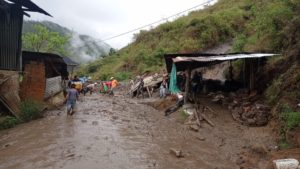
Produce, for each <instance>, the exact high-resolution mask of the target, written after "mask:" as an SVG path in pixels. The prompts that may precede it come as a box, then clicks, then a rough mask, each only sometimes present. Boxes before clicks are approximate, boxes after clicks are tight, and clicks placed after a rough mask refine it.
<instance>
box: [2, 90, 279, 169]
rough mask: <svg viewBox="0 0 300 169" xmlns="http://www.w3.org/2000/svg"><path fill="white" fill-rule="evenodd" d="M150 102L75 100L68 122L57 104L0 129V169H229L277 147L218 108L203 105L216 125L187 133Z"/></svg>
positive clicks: (263, 131)
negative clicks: (253, 150)
mask: <svg viewBox="0 0 300 169" xmlns="http://www.w3.org/2000/svg"><path fill="white" fill-rule="evenodd" d="M150 101H151V100H149V99H129V98H126V97H124V96H121V95H118V96H114V97H108V96H103V95H100V94H93V95H91V96H90V95H88V96H85V97H82V98H81V101H79V102H78V111H77V112H76V113H75V114H74V115H73V116H72V117H70V116H67V115H66V111H65V108H64V107H62V108H61V109H60V110H53V111H49V112H47V114H46V117H44V118H42V119H39V120H35V121H32V122H29V123H25V124H21V125H18V126H17V127H15V128H13V129H9V130H3V131H0V168H1V169H2V168H3V169H20V168H22V169H23V168H24V169H28V168H30V169H32V168H45V169H50V168H54V169H57V168H63V169H82V168H87V169H235V168H240V165H241V164H240V163H245V161H246V160H245V159H242V160H241V155H240V152H241V151H243V150H246V149H248V148H249V147H253V146H256V145H259V146H260V145H263V146H265V147H267V148H272V146H274V145H275V143H274V141H273V140H274V139H273V138H272V137H271V136H270V132H271V131H270V130H271V129H270V128H268V127H259V128H249V127H245V126H241V125H239V124H238V123H236V122H235V121H233V119H232V117H231V114H230V113H229V112H228V111H226V110H225V109H224V108H223V107H221V106H220V105H212V104H211V103H208V106H210V107H211V108H212V109H214V111H215V112H214V113H210V114H207V116H208V117H209V118H210V119H211V120H212V121H213V122H214V123H215V125H216V126H215V127H211V126H210V125H208V124H206V123H203V126H202V128H200V130H199V132H193V131H191V130H189V129H187V127H186V126H185V125H183V124H182V122H183V117H181V116H180V114H179V113H173V114H171V115H170V116H169V117H165V116H164V113H163V112H161V111H158V110H156V109H154V108H152V107H150V106H148V105H147V104H146V103H147V102H150ZM170 148H173V149H176V150H181V151H182V153H183V156H184V157H181V158H177V157H175V156H174V155H172V154H171V153H170ZM243 160H244V161H243ZM267 162H268V161H263V162H262V163H261V164H260V165H261V166H265V165H266V163H267Z"/></svg>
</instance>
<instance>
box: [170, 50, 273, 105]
mask: <svg viewBox="0 0 300 169" xmlns="http://www.w3.org/2000/svg"><path fill="white" fill-rule="evenodd" d="M275 55H278V54H271V53H228V54H212V53H188V54H165V55H164V57H165V61H166V66H167V71H168V72H169V73H170V72H171V70H172V65H173V64H174V65H176V68H177V71H187V72H188V76H187V79H186V91H188V89H189V84H188V83H189V81H190V75H191V71H192V70H193V69H196V68H200V67H209V66H212V65H215V64H219V63H222V62H224V61H233V60H237V59H245V60H246V61H247V60H248V61H249V69H250V75H249V77H250V80H249V81H250V85H249V88H250V89H252V88H253V86H254V73H253V72H254V65H253V62H252V60H253V59H255V58H263V57H271V56H275ZM186 93H187V92H186ZM185 99H186V97H185ZM185 102H186V101H185Z"/></svg>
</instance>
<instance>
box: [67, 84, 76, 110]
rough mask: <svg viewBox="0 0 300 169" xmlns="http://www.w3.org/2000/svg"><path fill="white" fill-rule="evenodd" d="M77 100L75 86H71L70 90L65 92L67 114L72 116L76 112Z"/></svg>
mask: <svg viewBox="0 0 300 169" xmlns="http://www.w3.org/2000/svg"><path fill="white" fill-rule="evenodd" d="M78 98H79V93H78V91H77V90H76V89H75V84H71V88H70V89H68V91H67V96H66V101H67V114H68V115H73V114H74V113H75V111H76V101H77V100H78Z"/></svg>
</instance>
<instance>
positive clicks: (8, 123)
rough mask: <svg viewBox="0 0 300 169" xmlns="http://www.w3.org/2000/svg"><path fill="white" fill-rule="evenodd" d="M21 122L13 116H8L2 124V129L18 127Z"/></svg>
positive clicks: (0, 123) (0, 126) (0, 124)
mask: <svg viewBox="0 0 300 169" xmlns="http://www.w3.org/2000/svg"><path fill="white" fill-rule="evenodd" d="M19 122H20V121H19V120H18V119H17V118H15V117H12V116H6V117H5V119H4V120H3V121H2V122H0V129H8V128H12V127H14V126H16V125H17V124H18V123H19Z"/></svg>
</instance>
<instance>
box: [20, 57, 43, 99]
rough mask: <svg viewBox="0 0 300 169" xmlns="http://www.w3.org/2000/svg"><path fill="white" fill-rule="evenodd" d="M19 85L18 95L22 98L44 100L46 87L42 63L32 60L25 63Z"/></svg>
mask: <svg viewBox="0 0 300 169" xmlns="http://www.w3.org/2000/svg"><path fill="white" fill-rule="evenodd" d="M20 87H21V88H20V89H21V90H20V97H21V99H22V100H27V99H31V100H36V101H44V95H45V88H46V77H45V65H44V63H41V62H33V61H32V62H30V63H29V64H26V65H25V68H24V76H23V81H22V82H21V86H20Z"/></svg>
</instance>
